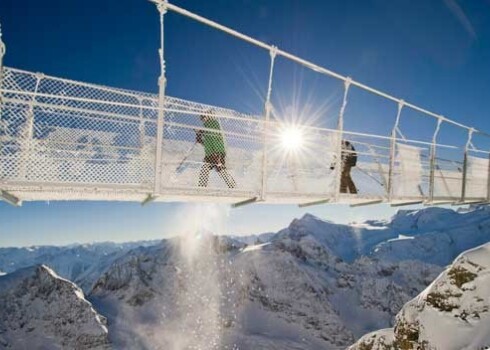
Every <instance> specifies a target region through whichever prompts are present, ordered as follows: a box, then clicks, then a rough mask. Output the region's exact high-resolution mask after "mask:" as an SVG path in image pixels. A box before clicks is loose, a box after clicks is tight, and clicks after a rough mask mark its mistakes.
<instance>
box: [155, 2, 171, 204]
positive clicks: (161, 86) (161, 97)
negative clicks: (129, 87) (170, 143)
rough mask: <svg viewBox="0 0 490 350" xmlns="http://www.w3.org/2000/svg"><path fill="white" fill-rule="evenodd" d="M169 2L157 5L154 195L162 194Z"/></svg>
mask: <svg viewBox="0 0 490 350" xmlns="http://www.w3.org/2000/svg"><path fill="white" fill-rule="evenodd" d="M167 4H168V3H167V0H163V1H162V2H160V3H158V4H157V9H158V12H159V13H160V49H159V51H158V53H159V57H160V77H159V79H158V120H157V139H156V155H155V187H154V189H153V191H154V195H158V194H160V190H161V183H162V167H163V164H162V155H163V127H164V118H165V111H164V108H165V88H166V86H167V78H166V76H165V56H164V31H163V29H164V21H163V19H164V16H165V13H167Z"/></svg>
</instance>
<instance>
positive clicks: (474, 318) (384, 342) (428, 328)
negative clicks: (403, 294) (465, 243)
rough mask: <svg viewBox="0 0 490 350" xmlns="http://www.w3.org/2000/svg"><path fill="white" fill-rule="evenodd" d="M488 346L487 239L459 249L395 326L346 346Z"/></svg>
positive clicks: (442, 349) (441, 349) (436, 349)
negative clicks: (469, 247)
mask: <svg viewBox="0 0 490 350" xmlns="http://www.w3.org/2000/svg"><path fill="white" fill-rule="evenodd" d="M488 348H490V243H487V244H485V245H482V246H480V247H478V248H475V249H472V250H469V251H467V252H465V253H463V254H461V255H460V256H459V257H458V258H457V259H456V260H455V261H454V263H453V264H452V265H451V266H449V267H448V268H447V269H446V270H445V271H444V272H443V273H441V275H440V276H439V277H438V278H437V279H436V280H435V281H434V282H433V283H432V284H431V285H430V286H429V287H427V289H425V290H424V291H423V292H422V293H421V294H420V295H419V296H417V297H416V298H414V299H413V300H411V301H410V302H408V303H407V304H405V306H404V307H403V308H402V310H401V311H400V312H399V313H398V315H397V316H396V321H395V327H394V328H393V329H390V330H386V329H385V330H382V331H378V332H374V333H371V334H368V335H366V336H364V337H363V338H361V339H360V340H359V341H358V342H357V343H356V344H355V345H353V346H352V347H351V348H350V349H351V350H363V349H370V350H376V349H380V350H381V349H431V350H461V349H468V350H469V349H488Z"/></svg>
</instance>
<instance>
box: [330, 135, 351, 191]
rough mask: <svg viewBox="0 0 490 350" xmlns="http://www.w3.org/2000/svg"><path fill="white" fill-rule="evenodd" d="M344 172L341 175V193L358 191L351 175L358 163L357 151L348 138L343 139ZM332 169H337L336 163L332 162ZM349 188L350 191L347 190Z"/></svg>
mask: <svg viewBox="0 0 490 350" xmlns="http://www.w3.org/2000/svg"><path fill="white" fill-rule="evenodd" d="M340 157H341V161H342V164H341V166H342V173H341V175H340V193H353V194H356V193H357V188H356V185H355V184H354V181H353V180H352V177H351V174H350V172H351V170H352V168H353V167H355V166H356V164H357V152H356V149H355V148H354V146H353V145H352V143H350V142H349V141H347V140H342V153H341V156H340ZM330 169H331V170H334V169H335V165H333V164H332V166H331V167H330ZM347 190H348V191H347Z"/></svg>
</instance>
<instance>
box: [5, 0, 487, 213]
mask: <svg viewBox="0 0 490 350" xmlns="http://www.w3.org/2000/svg"><path fill="white" fill-rule="evenodd" d="M153 2H154V3H155V5H156V8H157V10H158V11H157V12H156V13H157V14H158V16H159V19H160V49H159V60H160V68H161V72H160V76H159V78H158V86H159V92H158V94H150V93H145V92H140V91H129V90H123V89H119V88H117V87H108V86H101V85H95V84H90V83H84V82H77V81H73V80H69V79H64V78H59V77H53V76H49V75H44V74H41V73H34V72H29V71H25V70H21V69H16V68H11V67H5V66H3V65H2V62H3V58H4V56H5V54H6V46H5V44H4V43H3V42H2V40H1V32H0V197H1V198H2V199H3V200H5V201H7V202H8V203H10V204H13V205H20V204H21V203H22V201H58V200H103V201H137V202H141V203H148V202H150V201H212V202H226V203H232V204H233V205H234V206H240V205H244V204H248V203H255V202H265V203H294V204H298V205H300V206H308V205H316V204H324V203H349V204H351V205H352V206H360V205H369V204H377V203H391V205H393V206H401V205H409V204H418V203H421V204H422V203H423V204H427V205H438V204H454V205H462V204H469V203H489V201H490V162H489V154H490V153H489V151H488V150H487V149H480V148H477V147H475V145H474V142H473V138H474V136H475V135H478V136H479V137H490V135H488V134H487V133H485V132H483V131H480V130H476V129H475V128H473V127H471V126H467V125H463V124H461V123H459V122H457V121H455V120H452V119H449V118H447V117H444V116H442V115H440V114H438V113H434V112H431V111H429V110H427V109H425V108H421V107H419V106H417V105H415V104H412V103H409V102H407V101H404V100H403V99H400V98H397V97H394V96H392V95H390V94H387V93H384V92H382V91H379V90H377V89H374V88H372V87H370V86H367V85H365V84H362V83H360V82H358V81H355V80H354V79H351V78H350V77H346V76H343V75H341V74H338V73H335V72H333V71H331V70H329V69H326V68H324V67H321V66H319V65H317V64H314V63H312V62H309V61H307V60H305V59H303V58H300V57H298V56H295V55H293V54H291V53H288V52H286V51H283V50H281V49H279V48H278V47H276V46H273V45H269V44H266V43H264V42H262V41H259V40H257V39H254V38H251V37H249V36H247V35H245V34H242V33H239V32H237V31H235V30H233V29H231V28H228V27H226V26H223V25H221V24H218V23H216V22H214V21H212V20H209V19H207V18H204V17H202V16H199V15H197V14H194V13H192V12H189V11H187V10H185V9H183V8H180V7H178V6H176V5H173V4H171V3H170V2H168V1H165V0H153ZM169 12H173V13H176V14H177V15H180V16H184V17H187V18H188V19H190V20H193V21H196V22H198V23H200V24H202V25H204V26H208V27H211V28H213V29H215V30H217V31H221V32H224V33H226V34H228V35H231V36H232V37H233V38H235V39H236V40H241V41H244V42H246V43H248V44H250V45H252V46H255V47H257V48H258V49H259V50H261V51H264V52H265V53H266V54H268V57H269V58H270V66H269V75H268V77H264V80H266V79H268V80H267V81H268V83H267V94H266V98H265V101H264V107H263V110H264V112H263V113H262V114H261V115H254V114H251V113H245V112H240V111H236V110H231V109H227V108H222V107H219V106H211V105H205V104H202V103H196V102H193V101H189V100H185V99H181V98H176V97H171V96H168V95H167V93H166V85H167V81H166V65H165V63H166V62H165V51H164V34H165V31H164V29H165V26H164V20H165V16H167V14H168V13H169ZM278 60H286V61H289V62H291V63H293V64H295V65H299V66H301V67H303V68H306V69H308V70H311V71H312V72H314V73H315V74H319V75H322V76H326V77H329V78H331V79H334V80H337V81H339V82H340V83H342V86H343V96H342V103H341V106H340V108H339V111H338V120H337V127H336V128H331V129H329V128H323V127H315V126H311V125H310V126H306V125H289V124H288V123H285V122H283V121H281V118H280V115H278V112H277V111H276V109H275V108H274V105H273V103H272V101H271V94H272V91H273V89H274V68H275V63H276V62H277V61H278ZM353 89H360V90H363V91H365V92H367V93H369V94H373V95H375V96H377V97H380V98H382V99H384V100H386V101H387V102H389V103H391V104H393V107H394V111H395V113H394V115H393V127H392V131H391V133H390V134H388V135H375V134H370V133H362V132H354V131H349V130H346V129H344V117H345V111H346V109H348V108H349V97H350V94H351V92H352V90H353ZM410 110H411V111H416V112H417V113H419V114H421V115H423V116H425V117H426V118H433V119H434V120H435V121H436V127H435V129H434V131H433V135H432V139H430V140H417V139H410V138H406V137H405V136H404V131H403V130H402V127H401V120H402V119H403V118H409V117H408V116H406V115H405V116H404V114H405V113H406V111H410ZM444 124H448V125H452V126H454V127H456V128H459V129H461V130H463V131H464V133H465V135H467V136H466V140H465V141H466V143H465V145H464V147H461V146H455V145H451V144H442V143H439V142H438V137H439V135H440V129H441V126H442V125H444ZM196 134H199V135H200V136H201V140H200V142H202V143H204V144H206V143H207V144H208V147H210V149H211V150H212V149H213V148H214V149H215V151H217V152H218V153H219V152H221V153H219V154H222V155H223V157H222V158H219V157H218V158H216V156H215V155H213V153H212V152H211V151H210V152H209V154H208V151H207V150H206V154H205V150H204V149H205V148H204V147H200V146H198V145H197V143H196ZM342 140H349V142H350V143H351V144H352V145H353V146H354V148H355V154H356V155H357V164H356V166H354V167H352V178H353V180H354V183H355V184H356V187H357V189H358V190H359V191H350V193H349V191H347V190H345V189H344V188H343V187H345V186H344V185H343V181H344V178H343V177H344V175H345V174H343V173H344V172H343V170H345V167H344V162H343V160H344V159H345V158H346V157H347V155H348V153H349V152H351V153H353V151H349V150H345V149H344V147H343V143H342ZM213 142H214V143H217V144H219V145H218V146H216V145H213ZM309 145H316V146H315V147H311V149H308V148H309ZM444 150H450V151H451V152H452V153H453V154H456V155H457V156H456V157H452V158H446V157H444V156H443V155H442V154H444V152H442V151H444ZM301 152H305V155H303V156H301ZM203 178H205V179H203ZM355 192H357V193H355Z"/></svg>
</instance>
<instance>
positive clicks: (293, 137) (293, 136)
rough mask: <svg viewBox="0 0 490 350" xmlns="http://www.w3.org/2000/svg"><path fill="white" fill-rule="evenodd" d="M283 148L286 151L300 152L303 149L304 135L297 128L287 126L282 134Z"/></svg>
mask: <svg viewBox="0 0 490 350" xmlns="http://www.w3.org/2000/svg"><path fill="white" fill-rule="evenodd" d="M280 140H281V146H282V148H283V149H285V150H286V151H289V152H291V151H298V150H299V149H301V148H302V147H303V143H304V135H303V132H302V130H301V129H300V128H298V127H297V126H286V127H284V128H283V129H282V130H281V133H280Z"/></svg>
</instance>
